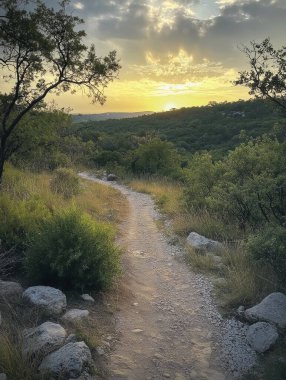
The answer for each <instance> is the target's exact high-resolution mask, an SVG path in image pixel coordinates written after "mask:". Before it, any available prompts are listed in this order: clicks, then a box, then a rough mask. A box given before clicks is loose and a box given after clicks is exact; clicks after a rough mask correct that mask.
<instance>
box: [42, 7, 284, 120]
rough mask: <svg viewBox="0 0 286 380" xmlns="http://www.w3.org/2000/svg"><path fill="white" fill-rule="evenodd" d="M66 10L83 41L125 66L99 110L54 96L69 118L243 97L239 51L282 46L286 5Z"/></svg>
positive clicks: (82, 100) (243, 62) (84, 101)
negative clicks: (255, 45) (266, 43)
mask: <svg viewBox="0 0 286 380" xmlns="http://www.w3.org/2000/svg"><path fill="white" fill-rule="evenodd" d="M46 2H47V3H48V4H50V5H54V3H55V0H46ZM70 6H71V7H72V9H73V13H74V14H75V15H78V16H80V17H81V18H83V19H84V21H85V24H84V25H83V28H84V29H85V31H86V33H87V41H86V42H87V43H88V44H89V43H94V44H95V47H96V51H97V54H98V55H100V56H104V55H106V54H107V53H108V52H109V51H111V50H116V51H117V52H118V56H119V58H120V64H121V66H122V69H121V70H120V73H119V76H118V79H116V80H115V81H114V82H113V83H111V84H110V85H109V86H108V89H107V90H106V95H107V101H106V103H105V105H104V106H100V105H98V104H96V105H92V104H90V99H88V98H87V97H86V96H84V95H83V94H82V93H81V92H78V93H77V94H76V95H70V94H65V95H61V96H60V97H59V98H55V101H56V103H57V104H58V105H59V106H60V107H70V108H71V109H72V112H74V113H99V112H120V111H122V112H133V111H162V110H169V109H171V108H181V107H191V106H197V105H205V104H207V103H209V102H210V101H217V102H221V101H225V100H226V101H233V100H237V99H246V98H248V97H249V95H248V93H247V89H245V88H243V87H235V86H234V85H233V84H232V82H233V80H235V79H236V78H237V76H238V72H239V71H241V70H244V69H247V68H248V62H247V59H246V57H245V56H244V54H243V53H242V52H241V47H242V46H243V45H247V44H249V42H250V41H252V40H255V41H257V42H260V41H262V40H263V39H264V38H266V37H270V39H271V41H272V43H273V44H274V46H276V47H280V46H282V45H283V44H284V45H285V35H286V0H72V1H71V4H70ZM50 99H52V97H50Z"/></svg>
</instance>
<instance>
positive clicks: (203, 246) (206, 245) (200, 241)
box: [187, 232, 223, 251]
mask: <svg viewBox="0 0 286 380" xmlns="http://www.w3.org/2000/svg"><path fill="white" fill-rule="evenodd" d="M187 244H188V245H190V246H191V247H192V248H194V249H198V250H202V251H216V250H219V249H221V248H222V247H223V245H222V244H221V243H219V242H218V241H215V240H211V239H208V238H206V237H204V236H202V235H199V234H197V233H196V232H191V233H190V234H189V236H188V237H187Z"/></svg>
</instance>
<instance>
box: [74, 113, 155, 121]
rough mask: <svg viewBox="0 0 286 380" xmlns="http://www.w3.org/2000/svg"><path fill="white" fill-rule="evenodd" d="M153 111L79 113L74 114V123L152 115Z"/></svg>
mask: <svg viewBox="0 0 286 380" xmlns="http://www.w3.org/2000/svg"><path fill="white" fill-rule="evenodd" d="M152 113H153V112H152V111H144V112H106V113H94V114H77V115H72V120H73V122H74V123H80V122H86V121H101V120H117V119H129V118H133V117H138V116H143V115H151V114H152Z"/></svg>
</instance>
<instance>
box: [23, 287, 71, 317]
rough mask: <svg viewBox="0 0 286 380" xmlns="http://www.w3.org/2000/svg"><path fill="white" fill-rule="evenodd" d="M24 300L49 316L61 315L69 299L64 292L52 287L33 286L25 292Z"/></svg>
mask: <svg viewBox="0 0 286 380" xmlns="http://www.w3.org/2000/svg"><path fill="white" fill-rule="evenodd" d="M23 297H24V299H26V300H27V301H29V302H30V303H31V304H32V305H33V306H37V307H39V308H41V309H42V310H43V311H45V312H46V313H47V314H51V315H58V314H61V313H62V312H63V311H64V310H65V308H66V306H67V299H66V296H65V295H64V293H63V292H62V291H60V290H59V289H55V288H51V287H50V286H33V287H31V288H28V289H26V290H25V291H24V294H23Z"/></svg>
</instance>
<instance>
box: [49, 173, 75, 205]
mask: <svg viewBox="0 0 286 380" xmlns="http://www.w3.org/2000/svg"><path fill="white" fill-rule="evenodd" d="M50 186H51V190H52V191H53V192H54V193H59V194H62V195H63V196H64V197H65V198H72V197H73V196H74V195H78V194H79V193H80V190H81V187H80V179H79V176H78V175H77V174H76V173H75V172H74V171H73V170H71V169H65V168H59V169H56V170H55V171H54V172H53V178H52V180H51V184H50Z"/></svg>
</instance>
